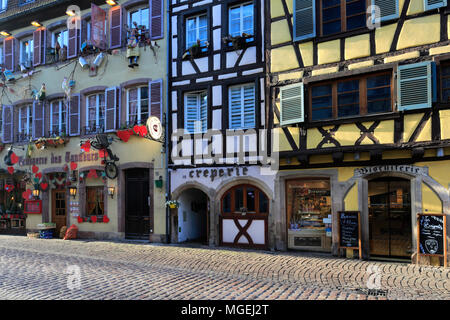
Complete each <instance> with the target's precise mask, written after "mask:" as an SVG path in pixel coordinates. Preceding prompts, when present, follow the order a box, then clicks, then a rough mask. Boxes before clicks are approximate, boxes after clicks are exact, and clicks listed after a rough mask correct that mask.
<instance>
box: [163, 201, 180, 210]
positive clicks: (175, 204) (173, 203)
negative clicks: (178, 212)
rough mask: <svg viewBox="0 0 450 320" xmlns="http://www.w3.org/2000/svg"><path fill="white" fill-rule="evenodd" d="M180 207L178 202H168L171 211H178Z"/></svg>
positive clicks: (167, 205)
mask: <svg viewBox="0 0 450 320" xmlns="http://www.w3.org/2000/svg"><path fill="white" fill-rule="evenodd" d="M179 206H180V203H179V202H178V201H177V200H169V201H166V207H169V208H170V209H176V208H178V207H179Z"/></svg>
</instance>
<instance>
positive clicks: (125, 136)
mask: <svg viewBox="0 0 450 320" xmlns="http://www.w3.org/2000/svg"><path fill="white" fill-rule="evenodd" d="M132 135H133V130H131V129H129V130H119V131H117V136H118V137H119V138H120V139H121V140H122V141H124V142H128V140H130V137H131V136H132Z"/></svg>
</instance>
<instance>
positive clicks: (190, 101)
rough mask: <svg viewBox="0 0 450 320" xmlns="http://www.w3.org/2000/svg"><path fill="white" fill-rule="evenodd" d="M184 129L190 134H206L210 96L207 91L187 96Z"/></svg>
mask: <svg viewBox="0 0 450 320" xmlns="http://www.w3.org/2000/svg"><path fill="white" fill-rule="evenodd" d="M184 105H185V107H184V128H185V130H186V131H187V132H189V133H198V132H206V129H207V127H208V122H207V120H208V94H207V92H206V91H202V92H193V93H187V94H185V101H184Z"/></svg>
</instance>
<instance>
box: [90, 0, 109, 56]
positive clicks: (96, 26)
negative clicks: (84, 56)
mask: <svg viewBox="0 0 450 320" xmlns="http://www.w3.org/2000/svg"><path fill="white" fill-rule="evenodd" d="M105 19H106V11H105V10H103V9H101V8H100V7H98V6H96V5H95V4H93V3H91V41H92V44H93V45H94V46H96V47H99V48H100V49H106V35H105Z"/></svg>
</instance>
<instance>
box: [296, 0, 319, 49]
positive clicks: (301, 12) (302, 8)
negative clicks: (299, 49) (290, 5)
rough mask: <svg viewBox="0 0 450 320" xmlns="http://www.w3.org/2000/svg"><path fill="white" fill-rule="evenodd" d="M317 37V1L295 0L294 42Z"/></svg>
mask: <svg viewBox="0 0 450 320" xmlns="http://www.w3.org/2000/svg"><path fill="white" fill-rule="evenodd" d="M315 36H316V1H315V0H294V40H295V41H299V40H303V39H308V38H312V37H315Z"/></svg>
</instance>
